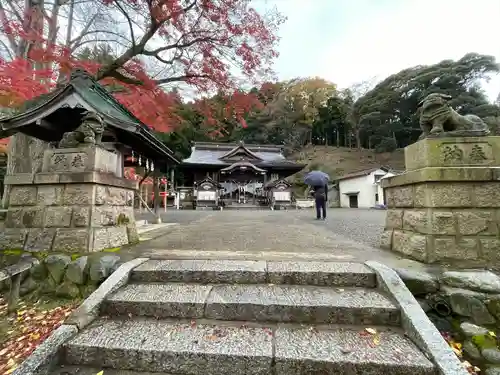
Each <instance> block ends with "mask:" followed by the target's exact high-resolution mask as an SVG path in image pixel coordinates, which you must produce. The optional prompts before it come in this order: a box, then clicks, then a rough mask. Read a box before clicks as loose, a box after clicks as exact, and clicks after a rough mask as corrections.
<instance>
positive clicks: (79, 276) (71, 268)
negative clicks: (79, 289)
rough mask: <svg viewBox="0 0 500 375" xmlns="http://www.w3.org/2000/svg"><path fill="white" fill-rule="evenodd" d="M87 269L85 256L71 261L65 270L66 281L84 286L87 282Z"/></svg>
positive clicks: (87, 262) (87, 261) (87, 258)
mask: <svg viewBox="0 0 500 375" xmlns="http://www.w3.org/2000/svg"><path fill="white" fill-rule="evenodd" d="M89 267H90V266H89V257H87V256H83V257H80V258H78V259H76V260H74V261H72V262H71V263H70V264H68V268H67V269H66V274H65V276H66V280H69V281H71V282H72V283H74V284H77V285H83V284H85V283H86V282H87V276H88V271H89Z"/></svg>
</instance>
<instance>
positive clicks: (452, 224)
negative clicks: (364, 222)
mask: <svg viewBox="0 0 500 375" xmlns="http://www.w3.org/2000/svg"><path fill="white" fill-rule="evenodd" d="M499 155H500V137H480V138H478V137H469V138H456V139H455V138H434V139H429V138H427V139H424V140H421V141H419V142H417V143H415V144H413V145H410V146H408V147H407V148H406V149H405V161H406V164H407V169H408V170H407V171H406V172H405V173H404V174H402V175H399V176H394V177H390V178H387V179H384V181H383V182H382V184H383V187H384V191H385V195H386V203H387V206H388V210H387V217H386V225H385V230H384V232H383V234H382V238H381V247H383V248H386V249H389V250H393V251H395V252H398V253H401V254H403V255H405V256H407V257H411V258H414V259H417V260H419V261H422V262H426V263H443V264H453V265H455V266H462V267H471V266H484V265H489V266H491V267H496V268H500V237H499V234H500V229H499V228H500V227H499V225H500V178H499V177H500V169H499V168H498V167H497V166H500V159H499V158H500V156H499Z"/></svg>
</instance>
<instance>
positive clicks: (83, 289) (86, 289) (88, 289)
mask: <svg viewBox="0 0 500 375" xmlns="http://www.w3.org/2000/svg"><path fill="white" fill-rule="evenodd" d="M79 289H80V295H81V296H82V297H83V298H87V297H88V296H90V295H91V294H92V293H93V292H94V291H95V290H96V289H97V287H96V286H95V285H92V284H88V285H80V287H79Z"/></svg>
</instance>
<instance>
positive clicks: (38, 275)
mask: <svg viewBox="0 0 500 375" xmlns="http://www.w3.org/2000/svg"><path fill="white" fill-rule="evenodd" d="M30 274H31V277H33V279H34V280H38V281H42V280H45V279H46V278H47V276H48V271H47V268H46V267H45V264H43V263H42V262H38V264H35V265H34V266H33V267H31V269H30Z"/></svg>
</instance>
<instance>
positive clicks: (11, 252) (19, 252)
mask: <svg viewBox="0 0 500 375" xmlns="http://www.w3.org/2000/svg"><path fill="white" fill-rule="evenodd" d="M23 253H24V250H22V249H5V250H2V254H3V255H23Z"/></svg>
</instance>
